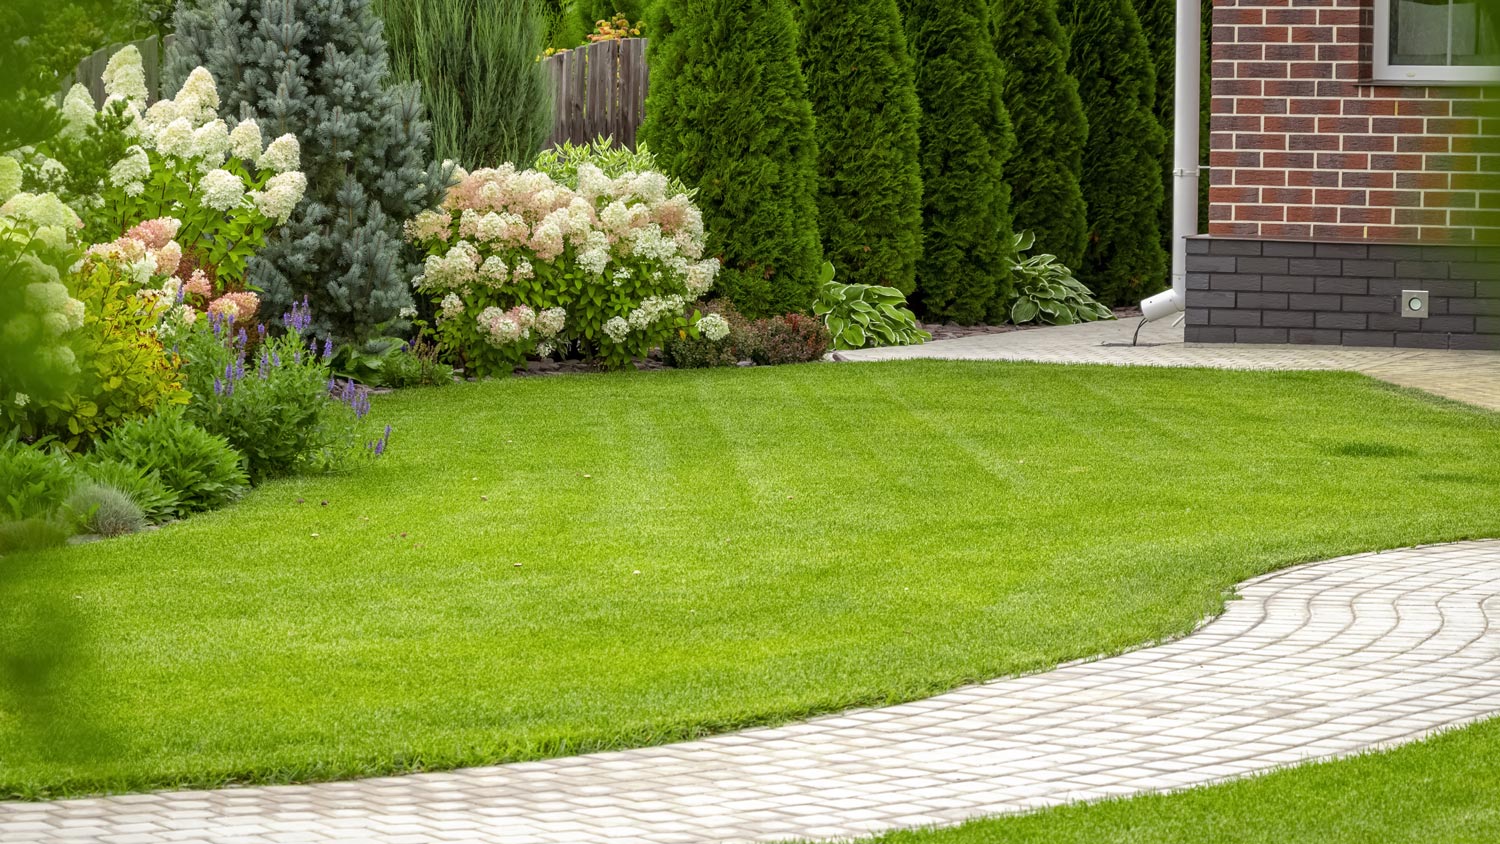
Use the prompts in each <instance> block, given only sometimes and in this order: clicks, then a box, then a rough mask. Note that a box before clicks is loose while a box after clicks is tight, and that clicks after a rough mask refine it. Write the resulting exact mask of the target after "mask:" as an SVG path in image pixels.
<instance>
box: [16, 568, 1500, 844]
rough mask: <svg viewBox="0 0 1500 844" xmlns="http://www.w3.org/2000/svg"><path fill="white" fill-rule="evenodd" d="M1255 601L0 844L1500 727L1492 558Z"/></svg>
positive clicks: (238, 829)
mask: <svg viewBox="0 0 1500 844" xmlns="http://www.w3.org/2000/svg"><path fill="white" fill-rule="evenodd" d="M1239 591H1240V595H1241V600H1237V601H1232V602H1230V604H1229V606H1228V610H1227V611H1226V612H1225V613H1224V615H1222V616H1221V617H1219V618H1218V619H1217V620H1215V621H1213V622H1211V623H1209V624H1207V625H1206V626H1204V627H1203V628H1202V629H1200V630H1199V631H1197V632H1196V633H1193V634H1192V635H1190V636H1188V637H1186V638H1184V639H1181V640H1178V641H1175V642H1171V643H1168V644H1164V645H1160V646H1157V647H1153V648H1148V649H1144V650H1139V651H1135V652H1132V653H1127V654H1124V655H1122V656H1115V657H1111V658H1108V659H1101V660H1098V661H1094V662H1082V663H1074V664H1071V665H1066V666H1063V667H1061V668H1058V669H1055V670H1053V671H1049V672H1046V673H1043V674H1035V675H1031V676H1026V677H1017V678H1010V679H1004V680H996V681H994V682H991V683H985V684H983V685H978V686H970V687H967V688H962V689H959V690H957V691H953V692H949V693H947V694H944V695H939V696H937V697H934V698H931V699H928V700H923V701H919V702H916V703H908V704H903V705H900V706H893V707H889V708H885V709H878V710H868V711H856V712H848V713H843V714H840V715H836V716H830V717H826V718H818V719H814V720H812V721H808V722H805V723H800V724H793V725H791V726H786V727H779V728H774V729H761V730H751V731H748V732H743V733H738V734H734V735H724V736H718V737H715V738H709V739H705V740H702V741H694V742H688V743H684V744H676V745H668V746H664V747H654V748H645V749H640V750H628V751H623V752H617V753H600V754H595V755H591V756H578V757H572V758H566V759H555V760H550V761H546V762H528V763H522V764H516V765H505V766H499V767H492V768H475V769H470V770H463V771H455V772H452V773H445V774H419V775H413V776H405V777H388V778H383V779H372V780H363V781H357V782H346V783H329V784H324V785H308V786H284V787H270V788H243V789H228V790H223V791H207V792H176V793H165V794H146V795H126V796H120V797H111V798H102V799H91V800H70V801H61V802H56V803H41V804H22V803H12V804H0V841H4V842H7V844H11V843H12V842H40V841H77V840H91V841H101V842H105V841H107V842H110V843H111V844H132V842H156V841H204V842H245V844H268V842H286V841H361V842H379V844H397V842H435V841H476V842H478V841H483V842H503V844H525V842H547V844H551V843H552V842H661V844H667V842H684V844H686V842H724V841H775V840H785V839H788V838H794V837H806V838H833V837H839V836H852V835H858V834H861V833H868V832H874V831H878V830H884V829H888V828H891V827H898V826H915V825H921V824H939V823H953V822H957V821H960V820H963V819H965V818H970V817H974V816H976V815H982V814H994V813H1001V812H1009V811H1017V810H1022V809H1029V808H1034V807H1039V806H1049V805H1053V804H1057V803H1062V802H1065V801H1073V800H1088V799H1094V798H1101V797H1107V796H1114V795H1124V794H1133V793H1137V792H1142V791H1149V790H1162V789H1175V788H1182V787H1185V786H1191V785H1197V784H1201V783H1210V782H1215V781H1218V780H1222V779H1225V778H1229V777H1234V776H1238V775H1241V774H1246V773H1250V772H1254V771H1264V770H1267V769H1270V768H1274V767H1277V766H1281V765H1288V764H1291V763H1295V762H1300V761H1304V760H1309V759H1322V758H1329V757H1334V756H1340V755H1344V754H1349V753H1353V752H1356V751H1359V750H1363V749H1366V748H1371V747H1379V746H1384V745H1389V744H1395V743H1399V742H1404V741H1411V740H1414V739H1418V738H1421V737H1422V736H1424V735H1427V734H1428V733H1430V732H1431V731H1433V730H1436V729H1440V728H1443V727H1450V726H1453V725H1457V724H1463V723H1465V722H1468V721H1472V720H1474V719H1477V718H1481V717H1484V716H1486V715H1489V714H1491V713H1496V712H1500V628H1497V624H1496V623H1497V622H1500V541H1486V542H1466V543H1458V544H1453V545H1442V546H1431V547H1426V548H1417V549H1407V550H1402V551H1391V552H1386V553H1381V554H1362V555H1358V556H1352V557H1345V558H1341V559H1337V560H1332V561H1328V562H1322V563H1314V564H1310V565H1304V566H1299V567H1296V568H1292V569H1287V570H1285V571H1282V572H1279V573H1274V574H1270V575H1266V576H1263V577H1260V578H1257V579H1255V580H1252V581H1249V582H1247V583H1246V584H1244V585H1243V586H1242V588H1241V589H1240V590H1239Z"/></svg>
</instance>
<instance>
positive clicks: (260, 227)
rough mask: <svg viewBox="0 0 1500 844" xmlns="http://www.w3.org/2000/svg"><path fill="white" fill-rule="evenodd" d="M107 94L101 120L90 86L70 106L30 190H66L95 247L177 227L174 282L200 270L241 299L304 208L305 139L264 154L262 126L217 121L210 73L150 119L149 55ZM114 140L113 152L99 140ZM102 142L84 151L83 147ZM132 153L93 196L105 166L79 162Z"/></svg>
mask: <svg viewBox="0 0 1500 844" xmlns="http://www.w3.org/2000/svg"><path fill="white" fill-rule="evenodd" d="M104 89H105V91H106V92H107V93H108V94H109V98H108V99H107V100H106V101H105V105H104V107H103V109H100V110H98V111H96V110H95V109H94V105H93V99H92V98H91V96H90V95H89V93H88V91H87V90H85V89H84V88H83V87H82V86H74V87H73V89H72V90H71V91H70V92H69V93H68V95H67V97H66V98H65V100H64V103H63V116H64V119H65V129H64V131H63V133H62V134H61V135H60V136H59V141H57V142H55V143H52V144H51V145H48V144H42V145H39V147H38V150H37V151H36V152H33V153H32V154H31V155H29V156H27V158H26V161H25V169H26V179H27V181H28V182H30V183H32V184H35V185H37V186H40V187H42V188H46V189H51V188H63V187H67V188H68V189H69V190H70V191H71V192H72V195H73V197H74V200H73V204H74V207H75V208H76V209H77V210H78V211H79V213H80V214H81V215H82V217H83V219H84V221H85V223H86V232H85V233H86V235H87V236H88V237H89V238H90V239H93V240H106V239H108V238H111V237H114V236H116V235H118V234H119V233H120V232H123V231H126V230H127V229H130V228H131V227H133V226H136V225H137V224H138V223H141V222H142V221H147V220H155V219H159V218H170V219H172V220H175V221H176V229H175V230H174V231H173V232H172V233H171V235H170V236H169V237H168V238H167V239H168V240H176V241H177V242H178V243H180V244H182V247H181V248H182V251H183V254H182V255H181V257H180V259H179V266H178V268H177V270H176V272H177V273H178V274H180V275H181V277H182V278H183V279H184V280H187V279H190V278H191V277H192V275H193V273H194V271H195V270H201V271H202V272H203V273H204V277H205V279H206V280H207V281H209V282H210V283H211V284H212V285H213V290H212V291H210V292H225V291H232V290H239V289H241V288H242V287H243V283H244V276H245V265H246V262H247V261H249V259H250V258H251V257H252V256H253V255H254V254H255V252H256V250H257V249H259V248H260V247H262V246H263V245H264V244H265V237H266V232H267V231H268V230H269V229H270V228H272V227H273V226H276V225H278V224H280V223H284V222H286V220H287V218H288V217H290V216H291V213H292V209H293V208H295V207H296V205H297V203H298V202H300V201H301V199H302V195H303V192H304V191H305V190H306V188H307V178H306V177H305V176H304V175H303V174H302V173H301V172H299V170H298V166H299V161H300V149H299V147H298V145H297V139H296V138H295V137H294V136H292V135H290V134H284V135H282V136H280V137H278V138H276V139H275V140H273V141H271V142H270V144H268V145H266V144H263V139H262V137H261V131H260V128H259V126H258V125H257V124H256V122H255V121H254V120H253V119H245V120H241V121H240V122H239V123H238V124H236V125H235V127H234V129H233V131H231V130H230V128H229V126H228V125H227V124H226V123H225V122H224V121H223V120H221V119H219V117H218V114H217V109H218V107H219V94H218V90H217V88H216V87H215V84H214V80H213V77H212V76H211V75H209V73H208V71H206V70H204V69H203V68H201V67H200V68H198V69H196V70H194V71H193V72H192V74H191V75H189V76H188V78H187V80H186V81H185V82H184V83H183V85H182V89H181V90H180V91H178V93H177V95H176V96H175V97H174V98H172V99H163V100H158V101H157V102H155V103H152V104H151V106H150V108H146V106H145V102H146V84H145V72H144V69H143V68H142V66H141V56H140V53H139V52H138V51H137V50H136V49H135V48H134V47H126V48H124V49H122V50H120V51H119V52H117V53H115V55H114V56H113V57H112V58H111V59H110V61H109V65H108V66H107V67H106V68H105V71H104ZM111 133H113V134H114V136H115V137H116V138H117V140H116V141H114V142H109V141H108V140H104V139H100V138H105V137H106V136H109V135H110V134H111ZM79 137H83V138H96V140H95V141H94V142H93V145H92V146H87V145H84V146H80V145H79V144H78V143H74V142H72V141H70V139H73V138H79ZM119 138H123V140H124V141H125V142H128V146H126V147H125V151H124V154H123V155H122V156H120V157H118V158H117V159H115V160H113V162H112V163H110V164H109V166H108V169H107V170H106V171H104V173H103V175H102V178H99V179H98V180H97V181H96V182H95V183H94V184H93V185H92V186H91V187H90V186H88V185H86V184H85V185H80V184H79V183H78V181H79V180H78V178H77V174H78V173H79V172H91V170H90V168H96V167H97V165H96V164H95V163H94V162H92V161H79V160H77V159H78V157H80V156H82V155H85V154H87V153H86V151H88V150H109V149H114V148H117V147H118V146H119V145H120V141H119V140H118V139H119Z"/></svg>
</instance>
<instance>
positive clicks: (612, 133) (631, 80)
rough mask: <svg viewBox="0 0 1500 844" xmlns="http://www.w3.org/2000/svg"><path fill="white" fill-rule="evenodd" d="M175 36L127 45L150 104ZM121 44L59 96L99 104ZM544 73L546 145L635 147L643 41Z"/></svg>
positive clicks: (579, 50)
mask: <svg viewBox="0 0 1500 844" xmlns="http://www.w3.org/2000/svg"><path fill="white" fill-rule="evenodd" d="M174 40H176V36H175V35H168V36H167V37H166V38H164V39H160V40H158V39H156V38H145V39H142V40H140V41H136V42H133V46H135V48H136V49H138V50H140V51H141V63H142V65H144V66H145V70H146V91H147V93H148V95H149V96H150V98H151V99H152V100H155V99H157V98H159V97H160V96H161V95H162V91H161V71H162V65H163V64H164V63H165V61H166V55H167V48H168V47H170V46H171V45H172V42H173V41H174ZM123 46H125V45H121V44H117V45H115V46H112V47H106V48H105V49H103V50H100V51H98V52H96V53H94V54H93V55H91V56H89V57H88V58H86V59H84V60H83V61H81V62H79V63H78V69H77V70H76V71H74V73H73V78H71V79H67V80H64V82H63V93H66V92H67V90H68V89H69V88H71V87H72V86H73V84H74V83H75V82H76V83H78V84H81V85H83V86H84V87H85V88H88V89H89V92H90V93H92V94H93V95H94V104H95V105H96V106H97V105H102V104H103V103H104V80H103V76H104V68H105V66H106V65H107V64H109V57H110V56H113V55H114V54H115V52H116V51H118V50H119V49H120V48H121V47H123ZM543 67H544V72H545V73H546V74H547V77H548V79H550V80H551V82H552V92H553V94H552V95H553V102H554V109H553V116H552V134H551V135H550V136H548V138H547V144H546V146H547V147H548V148H551V147H553V146H556V145H557V144H560V143H562V142H563V141H571V142H573V143H575V144H581V143H587V142H589V141H592V140H594V139H595V138H597V137H600V136H605V137H610V138H614V140H615V142H616V143H618V144H622V145H624V146H627V147H631V148H634V147H635V133H636V130H637V129H639V128H640V125H641V120H642V118H643V117H645V114H646V89H647V87H648V84H649V74H648V73H647V71H646V39H644V38H626V39H624V40H621V41H600V42H598V43H595V44H589V45H587V46H584V47H576V48H574V49H572V50H567V51H564V52H561V53H557V54H555V55H553V56H550V57H548V58H547V59H546V60H545V61H544V62H543Z"/></svg>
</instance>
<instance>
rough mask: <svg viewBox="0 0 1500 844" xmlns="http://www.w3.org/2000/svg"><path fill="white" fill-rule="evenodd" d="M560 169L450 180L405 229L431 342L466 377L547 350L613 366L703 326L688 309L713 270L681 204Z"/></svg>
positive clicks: (642, 187)
mask: <svg viewBox="0 0 1500 844" xmlns="http://www.w3.org/2000/svg"><path fill="white" fill-rule="evenodd" d="M569 171H570V172H571V178H565V179H564V180H563V181H559V180H557V179H554V178H553V177H552V176H550V175H548V174H547V173H545V172H541V171H537V170H526V171H518V170H516V169H515V167H514V166H512V165H509V164H507V165H504V166H502V167H499V168H496V169H486V170H476V171H474V172H473V173H464V172H462V171H460V172H459V173H458V174H457V176H458V182H457V183H456V184H455V185H454V186H453V187H452V188H451V189H450V190H449V191H448V195H447V197H446V199H445V200H444V202H443V205H442V207H441V208H440V209H438V210H436V211H427V212H423V213H422V214H419V215H417V217H416V218H414V219H413V220H411V221H410V222H409V223H408V224H407V228H406V232H407V237H408V239H409V240H411V241H412V242H413V243H415V244H417V245H419V246H420V247H422V248H423V249H424V250H426V252H427V255H428V257H427V260H426V263H425V265H424V267H423V273H422V275H420V276H418V277H417V278H416V279H415V281H414V282H413V283H414V285H415V287H416V288H417V290H418V291H420V292H422V293H424V294H426V295H427V296H429V297H430V298H431V299H432V301H433V303H434V305H435V309H436V315H437V319H436V325H435V328H434V333H435V335H436V337H437V340H438V343H439V345H440V347H441V348H442V350H443V352H444V353H445V354H446V355H447V356H448V357H449V359H451V360H453V361H455V362H456V363H459V364H460V365H462V366H463V367H464V368H465V369H466V370H467V371H468V372H469V373H470V374H472V375H481V376H488V375H497V374H504V373H508V372H510V371H511V369H512V368H513V367H515V366H516V365H518V364H520V363H521V362H522V361H523V360H524V359H525V358H526V357H527V356H528V355H532V354H536V355H541V356H547V355H550V354H553V353H554V352H562V353H568V352H573V353H576V354H577V355H579V356H581V357H585V358H591V359H596V360H598V361H600V362H601V363H603V364H604V365H605V366H608V367H611V368H619V367H623V366H626V365H628V364H629V363H630V362H631V361H632V360H633V359H634V358H638V357H642V356H644V355H645V354H646V353H647V352H649V351H650V350H651V349H652V348H654V347H656V346H659V345H661V344H662V342H663V341H664V340H666V339H667V338H668V337H670V336H671V335H672V334H673V332H678V331H685V332H688V333H689V334H692V335H694V336H696V335H697V334H698V332H699V330H700V329H699V326H698V320H699V314H698V313H697V311H691V312H690V311H689V305H690V303H692V302H693V301H694V300H696V299H698V297H700V296H702V295H703V294H704V293H705V292H707V291H708V289H709V287H711V286H712V285H713V282H714V277H715V276H716V275H717V274H718V271H719V262H718V261H717V260H715V259H713V258H704V257H703V219H702V216H701V215H700V214H699V212H698V209H697V207H696V206H694V204H693V201H692V197H691V195H690V194H688V193H686V192H682V191H680V190H674V186H673V184H672V182H671V181H669V180H668V179H667V177H666V176H664V175H662V174H661V173H657V172H654V171H635V170H627V171H625V172H623V173H621V174H620V175H618V176H615V177H611V176H610V175H609V174H608V173H606V172H605V171H604V170H603V169H601V168H600V167H599V166H598V165H596V164H594V163H592V162H589V161H583V162H581V163H579V162H578V161H577V160H576V157H575V158H574V159H572V160H570V162H569V164H568V165H567V168H565V169H564V170H563V172H565V173H566V172H569ZM718 329H719V326H718V325H717V324H713V329H712V330H715V331H717V330H718ZM726 330H727V329H726Z"/></svg>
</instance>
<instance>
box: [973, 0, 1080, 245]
mask: <svg viewBox="0 0 1500 844" xmlns="http://www.w3.org/2000/svg"><path fill="white" fill-rule="evenodd" d="M992 12H993V14H994V20H993V24H992V27H993V29H994V31H995V52H996V53H998V54H999V56H1000V61H1001V62H1002V63H1003V64H1004V65H1005V87H1004V98H1005V108H1006V111H1008V112H1009V113H1010V122H1011V125H1012V126H1014V127H1015V131H1016V154H1015V156H1014V157H1013V158H1011V160H1010V163H1009V164H1007V165H1006V168H1005V180H1006V182H1008V183H1009V184H1010V204H1011V205H1010V207H1011V211H1012V213H1013V215H1014V222H1013V226H1014V228H1015V230H1016V231H1030V232H1031V233H1033V234H1035V235H1036V243H1035V245H1034V246H1033V247H1032V252H1034V253H1036V254H1043V253H1050V254H1053V255H1056V256H1057V258H1058V260H1060V261H1062V263H1064V264H1066V265H1067V266H1069V267H1077V266H1079V264H1080V263H1081V262H1082V260H1083V248H1084V244H1085V243H1086V242H1087V240H1088V218H1087V214H1086V211H1085V209H1084V205H1083V191H1082V188H1081V186H1080V179H1081V177H1082V174H1083V146H1084V143H1086V142H1087V140H1088V121H1087V120H1086V119H1085V118H1084V116H1083V102H1082V100H1080V99H1079V98H1078V81H1077V80H1075V79H1074V78H1073V77H1072V75H1071V74H1069V73H1068V38H1067V34H1066V33H1065V32H1063V28H1062V25H1061V24H1060V23H1059V22H1058V20H1057V0H996V2H995V4H994V6H993V7H992Z"/></svg>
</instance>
